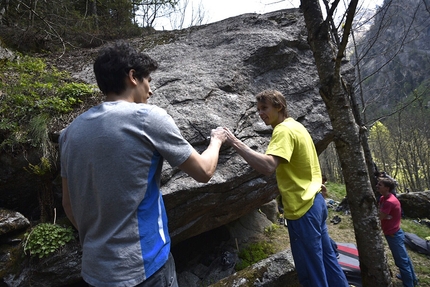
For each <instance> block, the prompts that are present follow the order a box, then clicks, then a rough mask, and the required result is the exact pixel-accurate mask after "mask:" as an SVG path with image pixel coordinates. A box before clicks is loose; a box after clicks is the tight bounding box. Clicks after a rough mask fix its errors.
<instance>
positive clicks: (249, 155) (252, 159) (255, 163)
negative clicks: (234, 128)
mask: <svg viewBox="0 0 430 287" xmlns="http://www.w3.org/2000/svg"><path fill="white" fill-rule="evenodd" d="M224 130H225V131H226V134H227V139H226V144H228V145H230V146H231V147H233V148H234V149H235V150H236V152H237V153H238V154H239V155H240V156H241V157H243V158H244V159H245V160H246V162H247V163H248V164H249V165H250V166H251V167H252V168H253V169H255V170H256V171H258V172H259V173H262V174H264V175H271V174H273V173H274V172H275V170H276V167H278V165H279V162H280V158H279V157H277V156H273V155H267V154H263V153H259V152H256V151H255V150H253V149H251V148H250V147H248V146H247V145H246V144H244V143H243V142H242V141H241V140H239V139H238V138H236V137H235V135H234V134H233V133H232V132H231V131H230V130H229V129H227V128H224Z"/></svg>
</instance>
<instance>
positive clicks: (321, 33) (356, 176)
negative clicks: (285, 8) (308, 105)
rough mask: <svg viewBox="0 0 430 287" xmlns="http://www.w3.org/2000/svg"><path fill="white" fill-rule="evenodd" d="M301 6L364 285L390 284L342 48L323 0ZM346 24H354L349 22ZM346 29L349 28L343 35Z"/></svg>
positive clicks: (380, 286) (308, 0) (309, 0)
mask: <svg viewBox="0 0 430 287" xmlns="http://www.w3.org/2000/svg"><path fill="white" fill-rule="evenodd" d="M351 3H352V5H350V8H351V9H350V10H349V14H350V15H354V12H355V8H356V5H357V0H351ZM301 8H302V11H303V14H304V18H305V23H306V27H307V30H308V42H309V45H310V46H311V49H312V51H313V54H314V58H315V63H316V66H317V70H318V74H319V78H320V82H321V88H320V93H321V96H322V98H323V100H324V102H325V104H326V106H327V111H328V114H329V117H330V119H331V123H332V127H333V130H334V131H335V137H334V143H335V145H336V150H337V152H338V155H339V160H340V162H341V166H342V173H343V177H344V179H345V185H346V190H347V197H348V203H349V206H350V210H351V215H352V221H353V225H354V231H355V238H356V241H357V247H358V252H359V254H360V269H361V276H362V281H363V286H375V287H376V286H378V287H383V286H392V283H391V278H390V271H389V268H388V265H387V257H386V254H385V252H384V244H383V237H382V233H381V228H380V222H379V218H378V216H377V215H378V208H377V204H376V200H375V196H374V193H373V190H372V187H371V184H370V180H369V174H368V168H367V165H366V160H365V156H364V151H363V147H362V145H361V140H360V137H361V136H360V128H359V125H358V124H357V123H356V121H355V118H354V115H353V111H352V107H351V101H350V98H349V96H350V95H349V93H352V92H351V91H349V90H348V89H347V88H346V85H345V83H344V80H343V79H342V77H341V73H340V62H341V55H342V54H343V53H338V51H337V49H336V48H335V46H334V45H333V44H332V42H331V41H330V35H329V24H328V22H325V21H324V19H323V16H322V11H321V7H320V4H319V1H318V0H301ZM350 15H349V17H350V18H349V19H350V21H351V22H352V18H351V17H352V16H350ZM347 21H348V20H347ZM344 28H345V29H350V27H348V25H347V24H346V25H345V27H344ZM344 35H345V34H344ZM348 35H349V33H346V36H344V37H348ZM344 44H345V43H344ZM345 46H346V45H345ZM336 53H337V54H336ZM339 55H340V56H339Z"/></svg>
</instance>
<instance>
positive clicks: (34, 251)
mask: <svg viewBox="0 0 430 287" xmlns="http://www.w3.org/2000/svg"><path fill="white" fill-rule="evenodd" d="M72 239H73V230H72V228H71V227H67V228H65V227H61V226H59V225H56V224H51V223H40V224H38V225H36V226H35V227H34V228H33V229H32V230H31V231H30V232H27V233H25V235H24V245H23V248H24V253H25V254H27V252H28V253H29V255H30V256H31V257H38V258H43V257H46V256H48V255H50V254H51V253H53V252H55V251H56V250H58V249H59V248H61V247H62V246H64V245H66V243H67V242H69V241H71V240H72Z"/></svg>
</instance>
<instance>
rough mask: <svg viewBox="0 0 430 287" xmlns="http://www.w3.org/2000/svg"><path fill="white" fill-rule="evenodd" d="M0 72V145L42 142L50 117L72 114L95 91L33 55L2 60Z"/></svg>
mask: <svg viewBox="0 0 430 287" xmlns="http://www.w3.org/2000/svg"><path fill="white" fill-rule="evenodd" d="M0 74H1V75H3V76H2V77H1V78H0V91H1V94H0V97H1V101H0V148H5V147H9V148H11V149H13V148H14V147H16V146H18V145H21V144H32V145H33V146H38V145H40V144H41V143H43V141H44V140H46V138H47V131H46V129H47V126H48V124H49V121H50V120H51V119H53V118H55V117H57V116H59V115H61V114H66V113H70V112H71V111H72V110H73V109H74V108H75V107H77V106H78V105H79V104H80V103H82V99H83V98H85V97H88V96H90V95H93V94H94V93H95V91H96V90H95V87H94V86H92V85H87V84H83V83H75V82H73V81H72V79H71V76H70V75H69V74H68V73H66V72H61V71H58V70H57V69H56V68H55V67H51V66H48V65H47V64H46V63H45V62H44V61H43V60H42V59H40V58H34V57H30V56H22V55H20V56H18V57H17V58H16V59H15V60H12V61H3V62H1V63H0Z"/></svg>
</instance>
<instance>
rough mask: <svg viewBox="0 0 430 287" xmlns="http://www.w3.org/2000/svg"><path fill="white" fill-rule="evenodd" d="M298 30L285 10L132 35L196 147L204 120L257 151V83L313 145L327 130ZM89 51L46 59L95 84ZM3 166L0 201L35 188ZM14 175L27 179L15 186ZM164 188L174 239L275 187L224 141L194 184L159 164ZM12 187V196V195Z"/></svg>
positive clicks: (241, 211)
mask: <svg viewBox="0 0 430 287" xmlns="http://www.w3.org/2000/svg"><path fill="white" fill-rule="evenodd" d="M306 37H307V36H306V29H305V25H304V21H303V16H302V14H301V12H300V10H298V9H292V10H281V11H277V12H272V13H268V14H264V15H260V14H245V15H241V16H237V17H233V18H229V19H226V20H223V21H220V22H217V23H213V24H209V25H205V26H201V27H192V28H189V29H185V30H181V31H163V32H157V33H155V34H151V35H144V36H142V38H138V39H132V40H130V42H131V43H132V44H133V45H135V46H136V47H139V48H140V49H142V50H144V51H145V52H147V53H148V54H149V55H150V56H152V57H153V58H155V59H156V60H157V61H158V62H159V64H160V68H159V70H158V71H156V72H155V73H154V74H153V75H152V78H153V81H152V83H151V85H152V88H153V92H154V96H153V97H152V98H151V99H150V103H152V104H156V105H159V106H161V107H163V108H165V109H166V110H167V111H168V113H169V114H170V115H172V117H173V118H174V119H175V121H176V123H177V124H178V126H179V128H180V130H181V132H182V134H183V135H184V137H185V138H186V139H187V140H188V141H190V142H191V143H192V145H193V146H194V147H195V148H196V149H197V150H198V151H203V150H204V149H205V148H206V147H207V144H208V142H207V139H206V138H207V136H209V134H210V131H211V129H213V128H216V127H217V126H226V127H228V128H229V129H231V130H232V131H233V132H234V133H235V134H236V136H237V137H239V138H240V139H242V140H243V141H244V142H245V143H246V144H248V145H249V146H250V147H252V148H253V149H255V150H258V151H260V152H264V151H265V149H266V147H267V144H268V142H269V139H270V135H271V128H270V127H267V126H265V125H264V123H263V122H262V121H261V120H260V119H259V117H258V115H257V113H256V108H255V99H254V96H255V94H257V93H258V92H260V91H262V90H264V89H278V90H280V91H281V92H282V93H283V94H284V95H285V97H286V98H287V101H288V110H289V112H290V115H291V116H292V117H294V118H295V119H297V120H298V121H300V122H302V123H303V124H304V125H305V126H306V127H307V128H308V129H309V131H310V133H311V135H312V137H313V139H314V142H315V144H316V147H317V150H318V152H321V151H323V150H324V149H325V147H326V146H327V145H328V143H329V142H330V140H331V138H332V133H331V132H332V130H331V125H330V122H329V119H328V117H327V114H326V109H325V105H324V103H323V101H322V99H321V97H320V96H319V93H318V88H319V84H318V83H319V79H318V75H317V71H316V69H315V65H314V60H313V55H312V52H311V50H310V48H309V46H308V44H307V39H306ZM96 52H97V50H96V49H92V50H79V51H70V52H67V53H66V54H65V55H63V56H62V57H61V58H55V59H51V61H52V62H53V63H54V64H55V65H56V66H58V67H59V68H61V69H65V70H67V71H69V72H70V73H72V75H73V76H74V77H75V78H77V79H80V80H84V81H86V82H88V83H95V79H94V76H93V73H92V63H93V57H94V55H95V53H96ZM14 156H15V158H18V157H19V156H16V155H14ZM8 159H10V157H9V158H8ZM18 162H19V161H18ZM9 163H10V160H9ZM1 166H2V168H1V169H2V170H3V169H4V170H7V172H0V175H2V178H0V179H1V180H0V202H1V201H3V202H4V203H5V205H6V206H7V205H8V204H9V203H14V202H15V203H16V202H20V204H21V206H20V207H21V208H23V207H22V204H23V202H25V200H24V196H23V193H25V192H27V193H28V196H30V195H33V196H34V194H35V192H37V190H36V188H35V186H37V185H33V186H28V181H26V180H24V179H23V178H22V177H20V178H19V181H17V180H16V178H14V177H13V174H14V172H16V171H17V170H19V169H20V168H21V175H23V174H22V167H17V166H15V167H14V170H10V169H8V168H9V166H10V165H7V164H6V165H4V164H3V163H1ZM22 184H27V186H24V187H25V188H20V186H21V187H22V186H23V185H22ZM162 189H163V193H164V200H165V204H166V209H167V212H168V217H169V229H170V233H171V237H172V240H173V242H174V243H177V242H180V241H182V240H185V239H187V238H190V237H192V236H194V235H197V234H200V233H202V232H205V231H208V230H211V229H214V228H216V227H219V226H221V225H224V224H227V223H229V222H231V221H233V220H235V219H237V218H240V217H242V216H243V215H245V214H247V213H249V212H250V211H252V210H254V209H255V208H258V207H260V206H261V205H262V204H264V203H266V202H269V201H270V200H272V199H273V198H275V196H276V195H277V192H278V191H277V187H276V180H275V177H274V176H271V177H265V176H262V175H260V174H258V173H257V172H255V171H254V170H253V169H251V168H250V167H249V165H248V164H247V163H246V162H245V161H244V160H243V159H242V158H241V157H240V156H238V155H237V154H236V153H235V152H234V151H233V150H232V149H231V148H228V147H223V148H222V150H221V155H220V160H219V167H218V169H217V172H216V173H215V175H214V177H213V178H212V179H211V180H210V182H209V183H206V184H202V183H197V182H195V181H194V180H192V179H191V178H190V177H189V176H187V175H185V174H184V173H182V172H181V171H179V170H177V169H172V168H171V167H170V166H169V165H168V164H166V165H165V166H164V169H163V174H162ZM18 191H19V192H18ZM17 193H19V194H20V199H21V200H19V201H18V200H16V198H14V197H13V196H12V195H13V194H17ZM31 202H35V201H34V200H32V201H31Z"/></svg>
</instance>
